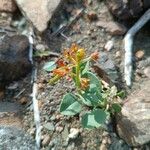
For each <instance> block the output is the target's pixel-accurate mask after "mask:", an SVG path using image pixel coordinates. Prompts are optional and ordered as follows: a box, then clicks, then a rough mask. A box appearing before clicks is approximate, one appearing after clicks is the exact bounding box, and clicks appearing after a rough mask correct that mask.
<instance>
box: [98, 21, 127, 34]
mask: <svg viewBox="0 0 150 150" xmlns="http://www.w3.org/2000/svg"><path fill="white" fill-rule="evenodd" d="M96 25H97V27H102V28H104V29H106V31H107V32H109V33H110V34H111V35H123V34H125V33H126V31H127V28H126V27H125V26H123V25H121V24H119V23H117V22H114V21H98V22H97V24H96Z"/></svg>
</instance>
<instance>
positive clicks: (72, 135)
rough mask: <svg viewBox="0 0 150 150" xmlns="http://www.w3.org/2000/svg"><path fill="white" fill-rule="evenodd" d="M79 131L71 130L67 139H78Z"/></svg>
mask: <svg viewBox="0 0 150 150" xmlns="http://www.w3.org/2000/svg"><path fill="white" fill-rule="evenodd" d="M79 132H80V130H79V129H76V128H71V129H70V133H69V135H68V138H69V139H75V138H77V137H78V135H79Z"/></svg>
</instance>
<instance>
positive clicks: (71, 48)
mask: <svg viewBox="0 0 150 150" xmlns="http://www.w3.org/2000/svg"><path fill="white" fill-rule="evenodd" d="M78 49H79V47H78V45H77V44H75V43H73V44H72V45H71V47H70V52H71V53H75V52H77V50H78Z"/></svg>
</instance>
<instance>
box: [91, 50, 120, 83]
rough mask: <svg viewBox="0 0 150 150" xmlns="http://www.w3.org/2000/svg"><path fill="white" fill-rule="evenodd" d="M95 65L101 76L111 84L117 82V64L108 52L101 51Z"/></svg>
mask: <svg viewBox="0 0 150 150" xmlns="http://www.w3.org/2000/svg"><path fill="white" fill-rule="evenodd" d="M93 67H94V70H95V71H96V72H97V74H98V75H99V76H100V78H102V79H103V80H104V81H105V82H107V83H110V84H111V83H116V82H117V79H118V73H117V70H116V66H115V64H114V62H113V60H112V59H111V57H110V56H109V55H108V53H105V52H100V58H99V60H98V61H97V63H96V64H94V66H93Z"/></svg>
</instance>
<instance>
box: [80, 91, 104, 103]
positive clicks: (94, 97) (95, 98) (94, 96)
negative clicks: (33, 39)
mask: <svg viewBox="0 0 150 150" xmlns="http://www.w3.org/2000/svg"><path fill="white" fill-rule="evenodd" d="M81 96H82V101H83V103H84V104H86V105H88V106H97V105H98V104H99V102H100V100H101V98H102V97H101V95H100V94H99V93H97V92H95V93H90V92H84V93H82V95H81Z"/></svg>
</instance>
